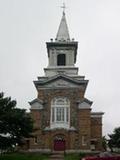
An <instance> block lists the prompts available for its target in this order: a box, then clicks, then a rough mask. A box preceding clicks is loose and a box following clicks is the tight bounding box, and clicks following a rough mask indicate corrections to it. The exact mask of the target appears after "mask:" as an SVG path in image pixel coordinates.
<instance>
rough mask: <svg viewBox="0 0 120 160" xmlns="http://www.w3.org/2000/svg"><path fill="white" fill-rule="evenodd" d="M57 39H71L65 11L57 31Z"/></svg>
mask: <svg viewBox="0 0 120 160" xmlns="http://www.w3.org/2000/svg"><path fill="white" fill-rule="evenodd" d="M56 40H57V41H69V40H70V36H69V31H68V26H67V22H66V17H65V12H63V15H62V19H61V22H60V26H59V29H58V32H57V36H56Z"/></svg>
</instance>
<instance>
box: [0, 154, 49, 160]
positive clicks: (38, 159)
mask: <svg viewBox="0 0 120 160" xmlns="http://www.w3.org/2000/svg"><path fill="white" fill-rule="evenodd" d="M48 157H49V155H44V154H39V153H13V154H6V155H2V156H0V160H48Z"/></svg>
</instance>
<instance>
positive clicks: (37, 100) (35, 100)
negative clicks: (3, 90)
mask: <svg viewBox="0 0 120 160" xmlns="http://www.w3.org/2000/svg"><path fill="white" fill-rule="evenodd" d="M36 102H38V103H40V104H43V101H42V100H40V99H38V98H36V99H34V100H32V101H31V102H28V103H29V104H30V105H32V104H34V103H36Z"/></svg>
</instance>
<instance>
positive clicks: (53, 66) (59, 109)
mask: <svg viewBox="0 0 120 160" xmlns="http://www.w3.org/2000/svg"><path fill="white" fill-rule="evenodd" d="M46 47H47V55H48V66H47V67H46V68H44V73H45V75H44V76H43V77H38V79H37V80H36V81H34V85H35V87H36V90H37V98H36V99H34V100H33V101H31V102H29V104H30V105H31V108H30V111H31V116H32V118H33V121H34V132H33V133H32V135H33V137H32V138H30V139H28V140H27V141H26V142H27V145H26V146H27V147H28V148H27V149H29V151H43V152H51V151H62V150H64V151H66V152H80V151H86V152H88V151H93V150H94V151H100V150H102V141H101V138H102V115H103V112H92V109H91V106H92V103H93V102H92V101H91V100H89V99H87V98H86V97H85V91H86V87H87V85H88V80H86V79H85V76H81V75H78V67H76V66H75V63H76V60H77V48H78V42H77V41H75V40H74V39H70V35H69V31H68V26H67V22H66V15H65V12H64V11H63V14H62V19H61V22H60V25H59V29H58V32H57V35H56V39H55V40H53V39H51V41H50V42H47V43H46Z"/></svg>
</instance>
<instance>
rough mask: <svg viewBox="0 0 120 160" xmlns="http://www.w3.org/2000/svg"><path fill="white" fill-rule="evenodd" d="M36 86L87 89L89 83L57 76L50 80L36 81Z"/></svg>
mask: <svg viewBox="0 0 120 160" xmlns="http://www.w3.org/2000/svg"><path fill="white" fill-rule="evenodd" d="M34 83H35V86H36V87H38V88H46V87H47V88H51V87H52V88H53V87H54V88H55V87H57V88H63V87H67V88H68V87H70V88H72V87H86V85H87V83H88V81H87V80H76V79H74V78H72V77H68V76H66V75H57V76H53V77H50V78H48V79H47V80H45V81H40V80H38V81H34Z"/></svg>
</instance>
